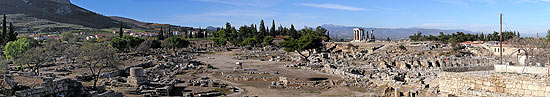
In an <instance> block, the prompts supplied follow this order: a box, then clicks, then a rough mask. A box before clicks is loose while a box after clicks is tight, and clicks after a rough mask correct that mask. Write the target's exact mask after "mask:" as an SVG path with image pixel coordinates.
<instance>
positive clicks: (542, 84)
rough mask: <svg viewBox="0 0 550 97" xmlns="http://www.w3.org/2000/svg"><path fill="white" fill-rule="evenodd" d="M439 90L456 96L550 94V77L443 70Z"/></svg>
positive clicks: (498, 96)
mask: <svg viewBox="0 0 550 97" xmlns="http://www.w3.org/2000/svg"><path fill="white" fill-rule="evenodd" d="M439 85H440V86H439V90H440V91H441V92H442V93H448V94H453V95H456V96H488V95H492V96H497V97H501V96H516V97H520V96H521V97H525V96H528V97H530V96H546V97H548V96H550V79H548V78H546V77H540V76H536V75H530V74H511V73H498V72H489V71H477V72H461V73H457V72H441V73H440V75H439Z"/></svg>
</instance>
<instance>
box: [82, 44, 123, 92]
mask: <svg viewBox="0 0 550 97" xmlns="http://www.w3.org/2000/svg"><path fill="white" fill-rule="evenodd" d="M80 51H81V52H82V53H80V54H79V57H78V61H79V62H80V63H83V65H84V67H85V68H88V70H89V73H90V74H91V75H92V77H93V81H94V82H93V86H92V88H93V89H95V90H96V89H98V88H97V87H96V86H97V81H98V80H99V78H100V75H101V73H102V72H104V71H106V70H105V69H111V70H115V69H118V68H117V65H118V64H122V63H120V62H119V61H118V58H117V54H116V49H114V48H112V47H110V46H107V45H104V44H95V43H84V45H83V46H82V47H80Z"/></svg>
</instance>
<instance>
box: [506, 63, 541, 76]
mask: <svg viewBox="0 0 550 97" xmlns="http://www.w3.org/2000/svg"><path fill="white" fill-rule="evenodd" d="M495 71H496V72H510V73H530V74H547V73H548V67H538V66H506V65H495Z"/></svg>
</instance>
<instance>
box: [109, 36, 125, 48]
mask: <svg viewBox="0 0 550 97" xmlns="http://www.w3.org/2000/svg"><path fill="white" fill-rule="evenodd" d="M109 45H111V47H113V48H116V49H118V50H120V51H124V49H126V47H128V41H127V40H125V39H122V38H118V37H117V38H113V39H111V41H109Z"/></svg>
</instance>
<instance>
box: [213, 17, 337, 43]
mask: <svg viewBox="0 0 550 97" xmlns="http://www.w3.org/2000/svg"><path fill="white" fill-rule="evenodd" d="M304 29H310V30H312V29H311V28H308V27H306V28H304ZM312 31H314V32H317V33H321V34H323V35H325V37H326V39H328V35H327V34H328V31H327V30H326V29H325V28H322V27H320V26H318V27H317V28H316V29H315V30H312ZM303 33H304V32H303V31H298V30H296V28H295V27H294V25H293V24H291V25H290V28H288V27H284V26H282V25H279V27H276V25H275V20H273V21H272V24H271V28H269V27H266V26H265V23H264V20H261V21H260V24H259V27H258V25H256V24H250V25H243V26H241V27H239V28H238V29H237V28H235V27H234V26H232V25H231V24H230V23H229V22H227V23H226V24H225V27H224V28H222V29H219V30H218V31H216V32H214V33H213V34H212V36H213V41H214V43H215V44H216V45H218V46H221V45H227V44H228V43H230V44H232V45H236V46H262V45H271V44H272V42H271V41H273V39H274V38H275V37H277V36H282V37H292V38H299V37H300V35H305V34H303Z"/></svg>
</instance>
